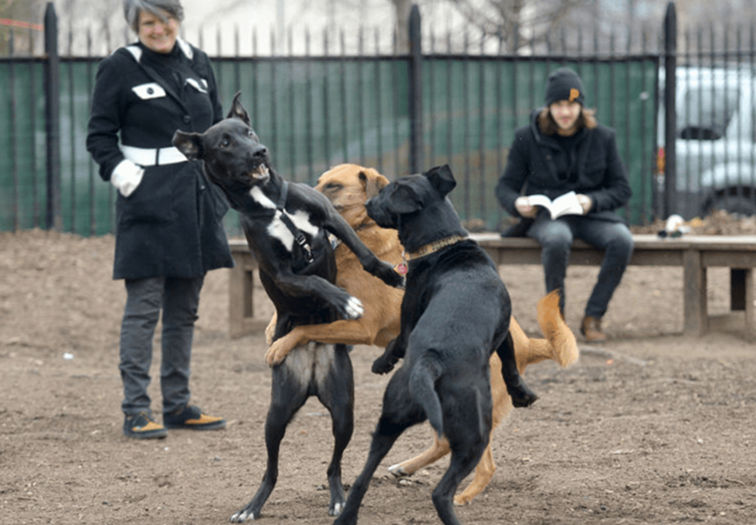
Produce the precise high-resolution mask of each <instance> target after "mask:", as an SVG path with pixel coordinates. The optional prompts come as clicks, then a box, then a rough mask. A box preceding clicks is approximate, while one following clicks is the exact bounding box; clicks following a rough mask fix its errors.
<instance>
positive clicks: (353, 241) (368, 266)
mask: <svg viewBox="0 0 756 525" xmlns="http://www.w3.org/2000/svg"><path fill="white" fill-rule="evenodd" d="M324 226H325V228H326V229H327V230H328V231H329V232H331V233H332V234H334V235H335V236H336V237H338V238H339V239H341V241H342V242H343V243H344V244H346V245H347V247H348V248H349V249H350V250H352V253H354V254H355V255H356V256H357V260H359V261H360V264H361V265H362V267H363V268H364V269H365V271H366V272H368V273H369V274H371V275H375V276H376V277H378V278H379V279H380V280H381V281H383V282H384V283H386V284H387V285H389V286H393V287H394V288H402V287H404V276H403V275H401V274H400V273H398V272H397V271H395V270H394V266H393V265H391V264H389V263H387V262H384V261H382V260H380V259H379V258H378V257H377V256H376V255H375V254H374V253H373V252H372V251H370V248H368V247H367V246H365V243H363V242H362V239H360V238H359V237H358V236H357V234H356V233H354V230H353V229H352V227H351V226H349V224H348V223H347V222H346V220H344V218H343V217H342V216H341V215H339V214H338V213H337V212H336V211H335V210H334V212H333V213H331V214H329V215H328V217H327V219H326V222H325V224H324Z"/></svg>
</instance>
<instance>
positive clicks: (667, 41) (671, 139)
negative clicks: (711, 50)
mask: <svg viewBox="0 0 756 525" xmlns="http://www.w3.org/2000/svg"><path fill="white" fill-rule="evenodd" d="M664 73H665V75H664V77H665V80H664V102H665V104H664V107H665V115H664V144H665V148H664V209H663V216H664V217H669V216H670V215H671V214H672V213H674V212H675V211H676V208H677V206H676V198H675V196H676V194H677V187H676V179H677V177H676V173H677V172H676V170H677V156H676V154H675V140H676V138H677V137H676V134H677V113H676V111H675V92H676V90H677V14H676V11H675V4H674V3H672V2H670V3H669V4H667V14H666V16H665V17H664Z"/></svg>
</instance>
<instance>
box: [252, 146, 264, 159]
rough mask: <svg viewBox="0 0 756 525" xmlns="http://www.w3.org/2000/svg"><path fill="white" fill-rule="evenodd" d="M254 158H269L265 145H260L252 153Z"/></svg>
mask: <svg viewBox="0 0 756 525" xmlns="http://www.w3.org/2000/svg"><path fill="white" fill-rule="evenodd" d="M252 156H253V157H255V158H261V157H262V158H265V157H267V156H268V148H266V147H265V146H263V145H260V146H258V147H256V148H255V150H254V151H253V152H252Z"/></svg>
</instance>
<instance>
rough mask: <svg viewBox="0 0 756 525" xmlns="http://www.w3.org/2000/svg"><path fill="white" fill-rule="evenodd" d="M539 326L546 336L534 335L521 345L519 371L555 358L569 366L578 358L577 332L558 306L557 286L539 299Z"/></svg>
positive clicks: (560, 363) (518, 358) (563, 364)
mask: <svg viewBox="0 0 756 525" xmlns="http://www.w3.org/2000/svg"><path fill="white" fill-rule="evenodd" d="M538 326H539V327H540V328H541V333H542V334H543V336H544V337H545V339H536V338H532V339H530V340H529V341H528V344H526V345H522V347H523V349H525V351H524V352H521V353H520V352H519V347H518V348H517V349H518V353H517V365H518V368H519V370H520V371H522V370H524V368H525V367H526V366H528V365H532V364H534V363H538V362H539V361H543V360H545V359H552V360H554V361H556V362H557V363H559V365H561V366H564V367H566V366H569V365H571V364H573V363H574V362H575V361H577V360H578V357H579V356H580V351H579V350H578V345H577V341H576V340H575V334H573V333H572V330H570V327H569V326H567V323H565V322H564V318H563V317H562V313H561V311H560V310H559V290H554V291H553V292H551V293H549V294H548V295H546V296H545V297H543V298H542V299H541V300H540V301H538Z"/></svg>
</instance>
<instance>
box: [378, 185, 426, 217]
mask: <svg viewBox="0 0 756 525" xmlns="http://www.w3.org/2000/svg"><path fill="white" fill-rule="evenodd" d="M388 196H389V197H390V199H387V201H386V202H387V208H386V209H387V210H388V211H389V212H390V213H393V214H396V215H408V214H410V213H414V212H416V211H420V210H422V209H423V199H422V198H421V196H420V195H418V194H417V192H416V191H415V190H413V189H412V188H411V187H409V186H404V185H400V186H396V187H395V188H394V189H393V191H392V192H391V193H390V194H389V195H388Z"/></svg>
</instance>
